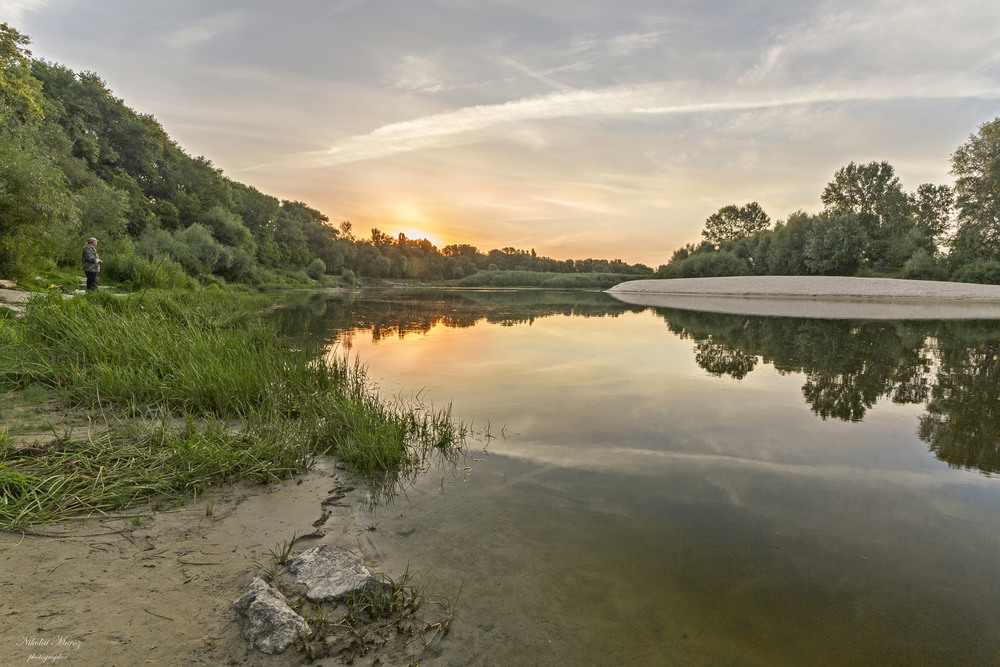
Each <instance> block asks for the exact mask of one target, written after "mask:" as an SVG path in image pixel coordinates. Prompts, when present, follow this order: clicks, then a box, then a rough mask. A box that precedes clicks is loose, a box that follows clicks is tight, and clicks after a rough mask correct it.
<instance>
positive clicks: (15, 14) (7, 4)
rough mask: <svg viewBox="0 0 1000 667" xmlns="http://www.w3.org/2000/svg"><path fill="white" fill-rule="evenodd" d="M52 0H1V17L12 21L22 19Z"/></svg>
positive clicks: (6, 20) (3, 19)
mask: <svg viewBox="0 0 1000 667" xmlns="http://www.w3.org/2000/svg"><path fill="white" fill-rule="evenodd" d="M49 2H50V0H0V17H2V19H0V20H2V21H5V22H7V23H10V22H12V21H21V20H23V19H24V16H25V15H26V14H28V13H30V12H36V11H38V10H40V9H43V8H44V7H45V6H46V5H48V4H49Z"/></svg>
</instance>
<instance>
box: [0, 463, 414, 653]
mask: <svg viewBox="0 0 1000 667" xmlns="http://www.w3.org/2000/svg"><path fill="white" fill-rule="evenodd" d="M362 487H363V485H362V484H360V483H359V480H356V479H353V478H352V477H351V476H349V475H347V474H346V473H344V472H342V471H339V470H336V469H335V468H334V467H333V464H332V462H331V461H330V460H328V459H324V460H321V461H320V462H319V464H318V465H317V466H316V467H315V468H313V469H312V470H310V471H309V472H307V473H304V474H302V475H298V476H296V477H295V478H294V479H291V480H288V481H285V482H282V483H280V484H272V485H267V486H264V485H260V484H251V483H243V484H239V485H236V486H233V487H228V488H221V489H216V490H215V491H214V492H213V493H211V494H206V495H205V496H203V497H201V498H199V499H197V500H196V501H192V502H189V503H187V504H186V505H184V506H183V507H180V508H176V509H173V510H158V509H154V508H151V507H137V508H134V509H132V510H129V511H127V512H123V515H125V516H124V517H119V518H108V519H103V520H102V519H91V520H87V521H63V522H60V523H58V524H52V525H42V526H36V527H35V528H34V531H35V533H34V534H29V535H23V536H22V535H21V534H19V533H13V532H4V531H0V563H2V570H0V619H2V623H0V665H15V664H44V663H45V662H50V663H57V664H68V665H121V666H123V667H124V666H131V665H145V664H149V665H226V664H234V665H235V664H239V665H256V666H277V665H280V666H285V665H299V664H304V663H305V662H306V659H305V658H304V656H303V655H301V654H299V653H298V652H297V651H296V650H295V649H294V648H289V649H288V650H287V651H286V652H285V653H284V654H283V655H276V656H269V655H264V654H262V653H259V652H257V651H255V650H253V649H250V648H248V646H247V643H246V641H245V640H244V639H243V637H242V636H241V635H240V628H241V626H240V624H239V623H238V621H237V619H236V617H235V616H234V615H233V612H232V611H231V609H230V603H231V602H232V601H233V600H234V599H236V598H237V597H239V595H240V593H241V592H242V591H243V589H244V587H245V586H246V584H247V583H248V582H249V580H250V578H251V577H252V576H253V574H255V573H257V572H259V571H260V569H261V567H263V566H266V565H268V564H270V563H271V562H273V558H272V555H271V553H270V552H271V551H280V549H281V546H282V545H283V543H284V542H286V541H289V540H291V539H292V537H293V536H303V535H307V534H309V533H312V532H313V531H316V530H317V528H316V525H315V524H317V523H320V522H321V520H322V522H321V526H320V531H321V532H322V533H324V536H323V537H322V538H309V539H305V540H301V541H299V542H297V543H296V545H295V552H296V553H298V552H300V551H301V550H303V549H305V548H308V547H309V546H313V545H315V544H318V543H321V542H322V543H329V544H335V545H337V546H342V547H344V548H347V549H350V550H351V551H353V552H354V553H356V554H358V555H360V556H362V557H363V558H365V560H366V561H368V562H369V563H371V564H372V569H374V570H378V567H377V562H378V560H379V559H378V547H377V546H376V545H375V544H374V543H373V542H372V541H371V538H370V537H369V533H368V532H367V531H366V529H365V528H364V523H363V522H364V515H363V510H362V509H361V508H362V506H363V496H364V490H363V488H362ZM344 491H346V496H345V497H344V498H340V499H338V500H336V501H335V505H336V506H331V505H330V502H328V503H327V505H328V507H330V508H331V509H332V510H333V511H332V512H327V513H324V512H323V507H322V503H323V501H324V500H326V499H328V498H330V497H331V494H333V495H334V496H335V497H337V498H339V494H340V492H344ZM324 515H328V516H324ZM395 574H396V575H397V576H398V573H395ZM33 656H34V657H33ZM320 664H339V663H338V662H337V661H335V660H326V661H320ZM357 664H359V665H360V664H367V663H365V661H363V660H362V661H359V662H358V663H357Z"/></svg>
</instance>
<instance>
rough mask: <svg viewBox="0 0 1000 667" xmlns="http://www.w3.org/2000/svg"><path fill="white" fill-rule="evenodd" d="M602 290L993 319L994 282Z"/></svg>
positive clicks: (860, 313) (774, 311) (785, 279)
mask: <svg viewBox="0 0 1000 667" xmlns="http://www.w3.org/2000/svg"><path fill="white" fill-rule="evenodd" d="M608 293H609V294H611V295H612V296H614V297H615V298H616V299H619V300H621V301H623V302H625V303H630V304H634V305H642V306H653V307H660V308H677V309H680V310H702V311H708V312H720V313H734V314H740V315H764V316H775V317H812V318H822V319H1000V285H976V284H971V283H952V282H938V281H929V280H927V281H925V280H897V279H893V278H849V277H839V276H733V277H724V278H676V279H670V280H634V281H629V282H625V283H620V284H618V285H615V286H614V287H612V288H611V289H609V290H608Z"/></svg>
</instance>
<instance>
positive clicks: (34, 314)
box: [0, 291, 467, 528]
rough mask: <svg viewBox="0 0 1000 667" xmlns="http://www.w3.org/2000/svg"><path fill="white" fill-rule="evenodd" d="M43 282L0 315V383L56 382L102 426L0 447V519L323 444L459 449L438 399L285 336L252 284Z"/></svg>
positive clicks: (334, 450)
mask: <svg viewBox="0 0 1000 667" xmlns="http://www.w3.org/2000/svg"><path fill="white" fill-rule="evenodd" d="M181 299H182V297H181V296H180V295H177V294H173V293H157V292H153V291H150V292H148V293H147V294H146V295H145V296H144V297H143V298H142V299H138V298H136V297H135V296H124V297H123V296H115V295H110V294H102V293H98V294H93V295H87V296H85V297H83V298H76V299H70V300H65V299H62V298H61V297H59V296H49V295H40V296H38V297H35V298H34V299H33V300H32V301H31V302H30V303H29V305H28V308H27V311H26V313H25V315H24V317H23V318H22V319H20V320H16V321H4V322H2V323H0V338H2V340H3V341H4V342H5V344H4V345H3V346H2V347H0V388H6V389H13V390H18V392H19V393H20V394H22V395H23V396H24V397H25V398H30V397H31V396H33V395H45V396H52V395H56V396H60V397H63V398H64V399H65V401H67V402H68V403H70V404H71V405H73V406H78V407H83V408H85V409H87V410H89V411H90V412H91V413H92V415H93V421H94V423H95V428H94V429H93V430H95V431H97V432H99V435H90V436H88V437H87V438H85V439H83V440H73V439H70V438H64V439H60V440H59V442H58V443H57V445H58V446H56V447H54V448H49V449H46V450H42V451H33V452H31V453H30V455H29V454H27V453H21V454H18V453H16V452H11V451H8V448H7V446H6V440H7V436H6V434H5V435H4V438H3V442H4V446H3V447H2V448H0V489H2V491H0V493H2V495H0V499H2V504H0V527H7V528H23V527H24V526H27V525H30V524H32V523H40V522H47V521H54V520H58V519H59V518H61V517H64V516H69V515H73V514H99V513H104V512H109V511H114V510H118V509H123V508H125V507H128V506H129V505H130V504H133V503H137V502H144V501H148V500H152V499H154V498H172V499H179V498H182V497H184V496H186V495H190V494H193V493H199V492H201V491H202V490H203V489H204V488H205V487H206V486H208V485H211V484H217V483H222V482H229V481H234V480H237V479H247V478H250V479H258V480H260V481H263V482H271V481H275V480H278V479H281V478H284V477H287V476H289V475H291V474H293V473H294V472H296V471H298V470H301V469H303V468H305V467H308V465H309V464H310V463H311V461H312V460H313V458H314V457H315V456H317V455H322V454H333V455H336V456H337V457H339V458H340V459H341V460H342V461H343V462H345V463H346V464H347V465H348V466H350V467H351V468H353V469H354V470H356V471H358V472H361V473H364V474H366V475H369V476H372V477H374V476H378V475H379V474H380V473H385V472H387V471H388V472H390V473H401V472H406V471H408V470H412V469H414V468H415V467H419V466H421V465H422V464H423V463H424V462H425V461H426V459H427V456H428V453H429V452H431V451H445V452H448V451H453V450H454V451H457V449H458V448H460V447H461V446H462V444H463V443H464V438H465V436H466V434H467V431H466V429H465V427H464V426H463V425H461V424H457V423H455V422H454V421H453V420H452V418H451V415H450V412H449V411H448V410H444V411H437V412H435V411H433V410H429V409H427V408H425V407H424V406H420V405H415V406H414V405H405V404H402V403H400V402H398V401H397V402H392V403H388V402H385V401H384V400H383V399H382V398H381V397H379V396H378V394H377V393H376V392H375V391H374V390H373V389H372V388H371V385H370V383H369V382H368V380H367V378H366V376H365V373H364V369H363V368H362V367H361V366H360V365H359V364H358V363H354V364H351V363H350V362H349V360H348V359H346V358H335V357H328V356H325V355H322V354H320V351H319V350H316V351H313V350H308V349H296V348H294V347H292V345H291V344H290V343H289V341H287V340H286V339H283V338H282V337H281V336H280V335H279V334H278V333H277V332H276V330H275V329H274V328H272V327H270V326H267V325H266V324H264V322H263V319H262V317H261V315H262V313H263V312H264V311H265V310H266V309H267V308H268V307H269V306H270V302H269V301H268V300H267V299H266V298H264V297H260V296H257V295H251V294H245V293H234V292H221V291H212V292H204V293H199V294H198V295H197V297H196V298H195V297H192V298H191V299H190V302H186V301H182V300H181Z"/></svg>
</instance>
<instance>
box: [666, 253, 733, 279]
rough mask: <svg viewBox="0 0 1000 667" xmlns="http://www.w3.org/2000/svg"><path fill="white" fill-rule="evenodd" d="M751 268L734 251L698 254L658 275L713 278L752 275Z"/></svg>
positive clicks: (673, 264)
mask: <svg viewBox="0 0 1000 667" xmlns="http://www.w3.org/2000/svg"><path fill="white" fill-rule="evenodd" d="M750 273H751V270H750V266H749V265H748V264H747V262H746V260H744V259H742V258H740V257H739V256H737V255H736V253H734V252H733V251H732V250H720V251H714V250H710V251H707V252H697V253H695V254H692V255H689V256H688V257H686V258H684V259H683V260H680V261H678V262H676V263H671V264H669V265H668V266H667V267H664V269H662V270H661V272H660V273H658V274H657V275H658V277H662V278H711V277H716V276H746V275H750Z"/></svg>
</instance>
